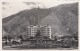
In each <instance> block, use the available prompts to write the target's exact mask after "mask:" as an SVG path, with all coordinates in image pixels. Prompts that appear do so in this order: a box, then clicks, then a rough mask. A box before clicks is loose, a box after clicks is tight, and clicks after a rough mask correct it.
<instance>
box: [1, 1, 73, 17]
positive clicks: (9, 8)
mask: <svg viewBox="0 0 80 51" xmlns="http://www.w3.org/2000/svg"><path fill="white" fill-rule="evenodd" d="M68 3H74V2H52V1H48V2H2V18H5V17H8V16H10V15H12V14H16V13H18V12H20V11H22V10H25V9H28V10H29V9H32V8H38V7H39V8H50V7H54V6H58V5H60V4H68Z"/></svg>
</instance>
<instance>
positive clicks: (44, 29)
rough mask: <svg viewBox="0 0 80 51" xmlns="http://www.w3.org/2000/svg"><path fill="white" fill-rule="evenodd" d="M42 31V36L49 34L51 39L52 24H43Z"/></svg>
mask: <svg viewBox="0 0 80 51" xmlns="http://www.w3.org/2000/svg"><path fill="white" fill-rule="evenodd" d="M40 32H41V35H42V36H47V37H49V38H50V39H51V27H50V26H47V25H45V26H41V28H40Z"/></svg>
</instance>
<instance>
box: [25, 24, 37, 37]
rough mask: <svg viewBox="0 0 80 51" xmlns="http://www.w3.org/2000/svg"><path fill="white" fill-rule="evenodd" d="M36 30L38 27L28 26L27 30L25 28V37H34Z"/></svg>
mask: <svg viewBox="0 0 80 51" xmlns="http://www.w3.org/2000/svg"><path fill="white" fill-rule="evenodd" d="M37 29H38V27H37V26H33V25H30V26H28V27H27V28H26V30H27V31H26V32H27V37H28V38H29V37H31V36H33V37H34V36H35V35H36V33H37Z"/></svg>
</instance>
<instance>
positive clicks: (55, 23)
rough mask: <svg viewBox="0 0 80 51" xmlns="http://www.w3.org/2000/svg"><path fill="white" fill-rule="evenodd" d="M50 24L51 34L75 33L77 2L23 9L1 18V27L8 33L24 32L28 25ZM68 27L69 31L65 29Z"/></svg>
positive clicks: (76, 27) (76, 30) (76, 26)
mask: <svg viewBox="0 0 80 51" xmlns="http://www.w3.org/2000/svg"><path fill="white" fill-rule="evenodd" d="M38 17H39V18H40V24H41V25H50V26H51V28H52V29H51V31H52V32H51V33H52V35H53V36H54V35H66V34H76V33H77V32H78V3H73V4H63V5H59V6H56V7H52V8H49V9H39V8H38V9H37V8H35V9H31V10H23V11H21V12H19V13H17V14H15V15H14V16H13V15H11V16H9V17H7V18H4V19H3V28H4V30H5V31H7V32H9V33H13V32H15V33H16V34H18V33H19V34H21V33H23V32H24V33H25V31H26V29H25V28H26V27H27V26H28V25H37V24H38ZM67 28H68V29H69V31H68V30H67Z"/></svg>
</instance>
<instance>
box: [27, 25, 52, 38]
mask: <svg viewBox="0 0 80 51" xmlns="http://www.w3.org/2000/svg"><path fill="white" fill-rule="evenodd" d="M26 30H27V31H26V32H27V37H28V38H29V37H31V36H33V37H34V36H35V35H36V33H37V31H38V26H33V25H30V26H28V27H27V29H26ZM39 30H40V34H41V35H42V36H47V37H48V38H50V39H51V27H50V26H40V29H39Z"/></svg>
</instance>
